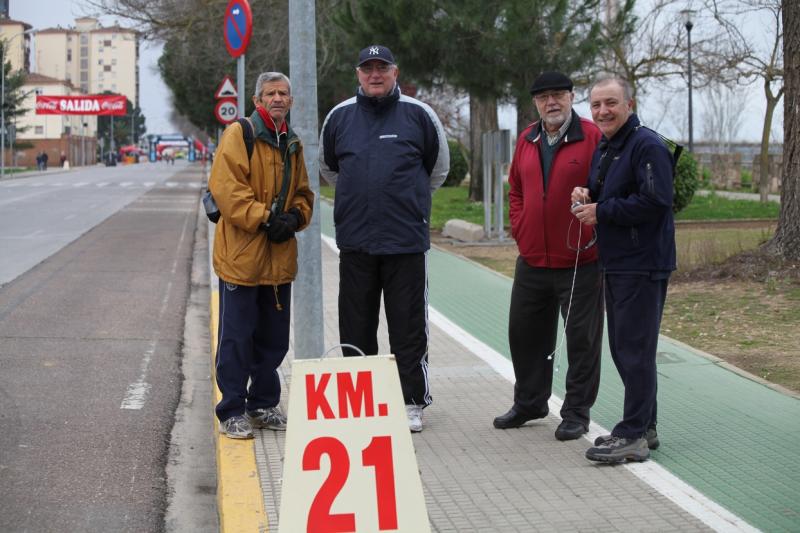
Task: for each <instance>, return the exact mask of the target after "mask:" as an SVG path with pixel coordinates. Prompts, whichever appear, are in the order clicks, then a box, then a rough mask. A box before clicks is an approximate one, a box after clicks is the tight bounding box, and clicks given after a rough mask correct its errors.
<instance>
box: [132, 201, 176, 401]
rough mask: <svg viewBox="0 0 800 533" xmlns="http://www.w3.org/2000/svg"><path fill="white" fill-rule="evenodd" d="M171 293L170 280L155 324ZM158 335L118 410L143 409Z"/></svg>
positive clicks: (145, 353)
mask: <svg viewBox="0 0 800 533" xmlns="http://www.w3.org/2000/svg"><path fill="white" fill-rule="evenodd" d="M189 218H190V217H188V216H187V217H186V218H185V219H184V221H183V230H181V237H180V239H178V245H177V246H176V247H175V259H174V260H173V261H172V269H171V270H170V275H171V276H174V275H175V272H177V270H178V258H179V254H180V250H181V246H182V245H183V242H184V240H186V228H187V227H188V225H189ZM171 292H172V280H171V279H170V281H169V282H168V283H167V286H166V288H165V289H164V296H163V297H162V298H161V308H160V309H159V311H158V319H157V320H156V323H157V324H161V323H162V322H163V319H164V314H165V313H166V312H167V304H168V303H169V295H170V293H171ZM159 334H160V329H156V331H154V332H153V338H152V340H151V341H150V346H149V347H148V348H147V350H145V352H144V354H143V357H142V363H141V364H140V365H139V379H137V380H136V381H134V382H133V383H131V384H130V385H128V390H127V391H126V392H125V397H124V398H123V399H122V403H121V404H120V406H119V408H120V409H131V410H139V409H141V408H142V407H144V404H145V402H146V401H147V393H148V392H149V391H150V384H149V383H148V382H147V381H146V380H147V371H148V369H149V368H150V360H151V359H152V358H153V354H154V353H155V351H156V345H157V344H158V337H159Z"/></svg>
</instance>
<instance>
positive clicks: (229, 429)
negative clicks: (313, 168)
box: [170, 72, 314, 439]
mask: <svg viewBox="0 0 800 533" xmlns="http://www.w3.org/2000/svg"><path fill="white" fill-rule="evenodd" d="M253 103H254V104H255V108H256V109H255V111H254V112H253V114H252V115H250V117H249V119H248V120H249V121H250V122H251V124H252V133H253V136H254V137H255V140H254V143H253V146H252V155H251V154H248V149H247V144H246V141H245V138H244V130H243V127H242V124H240V123H239V122H234V123H233V124H231V125H230V126H228V127H227V128H226V129H225V133H223V134H222V139H221V140H220V144H219V151H220V154H222V156H221V157H218V158H217V159H216V160H215V162H214V166H213V167H211V178H210V179H209V181H208V186H209V189H210V191H211V193H212V194H213V196H214V199H215V200H216V203H217V205H218V206H219V210H220V213H221V214H222V217H221V218H220V219H219V222H218V223H217V226H216V230H215V234H214V235H215V237H214V271H215V272H216V273H217V276H219V344H218V348H217V357H216V380H217V385H218V386H219V389H220V391H221V392H222V399H221V401H220V402H219V403H218V404H217V406H216V415H217V418H218V419H219V422H220V432H222V433H223V434H225V435H226V436H228V437H230V438H235V439H247V438H252V437H253V428H266V429H272V430H279V431H280V430H285V429H286V417H285V415H284V414H283V413H282V412H281V410H280V408H279V407H278V403H279V401H280V397H281V383H280V378H279V376H278V371H277V369H278V367H279V366H280V364H281V362H282V361H283V359H284V357H285V356H286V352H287V351H288V349H289V324H290V320H289V319H290V315H291V310H290V304H291V291H292V281H294V279H295V276H296V275H297V240H296V239H295V232H298V231H300V230H302V229H304V228H306V227H307V226H308V224H309V222H310V221H311V213H312V210H313V207H314V193H313V192H312V191H311V189H310V188H309V185H308V174H307V172H306V166H305V162H304V160H303V146H302V144H301V142H300V139H299V138H298V137H297V135H296V134H295V133H294V131H292V129H291V128H289V126H288V124H287V122H286V116H287V114H288V113H289V109H290V108H291V107H292V87H291V82H290V81H289V78H287V77H286V76H285V75H283V74H281V73H279V72H265V73H262V74H261V75H260V76H259V77H258V79H257V80H256V88H255V91H254V95H253ZM248 137H250V138H251V139H252V138H253V137H251V136H248ZM170 155H171V153H170ZM295 319H296V320H303V317H295Z"/></svg>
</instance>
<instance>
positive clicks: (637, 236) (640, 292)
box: [572, 78, 675, 463]
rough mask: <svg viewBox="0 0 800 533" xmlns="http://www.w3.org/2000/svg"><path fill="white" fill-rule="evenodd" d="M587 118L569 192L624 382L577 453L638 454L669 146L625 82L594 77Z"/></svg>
mask: <svg viewBox="0 0 800 533" xmlns="http://www.w3.org/2000/svg"><path fill="white" fill-rule="evenodd" d="M589 101H590V107H591V111H592V118H593V119H594V122H595V123H596V124H597V126H598V127H599V128H600V131H601V132H603V140H602V141H601V142H600V145H599V146H598V148H597V152H595V155H594V161H593V165H592V169H593V170H592V175H591V177H590V178H589V183H588V188H584V187H576V188H575V190H574V191H573V193H572V200H573V201H580V202H583V204H584V205H582V206H580V207H577V208H576V209H575V211H574V212H575V216H576V217H577V218H578V220H580V221H581V222H582V223H583V224H596V225H597V246H598V251H599V254H600V264H601V266H602V269H603V273H604V277H605V280H604V281H605V298H606V312H607V314H608V342H609V346H610V347H611V356H612V358H613V359H614V364H615V365H616V367H617V371H618V372H619V375H620V378H621V379H622V383H623V385H624V386H625V398H624V403H623V416H622V421H620V422H619V423H618V424H617V425H616V426H614V429H613V430H612V431H611V434H610V435H603V436H601V437H598V438H597V439H596V440H595V443H594V444H595V445H594V446H593V447H591V448H589V449H588V450H587V451H586V458H587V459H589V460H592V461H602V462H608V463H618V462H624V461H626V460H633V461H644V460H646V459H647V458H648V457H650V450H651V449H655V448H657V447H658V445H659V441H658V434H657V432H656V391H657V374H656V348H657V345H658V331H659V328H660V327H661V315H662V313H663V311H664V301H665V300H666V297H667V285H668V283H669V277H670V273H671V272H672V271H673V270H675V223H674V220H673V215H672V201H673V176H674V165H673V158H672V154H670V152H669V150H668V149H667V147H666V146H665V145H664V143H663V142H662V141H661V139H660V138H659V137H658V136H657V134H656V133H655V132H653V131H652V130H649V129H647V128H645V127H643V126H642V125H641V123H640V122H639V118H638V117H637V116H636V114H635V113H634V112H633V108H634V101H633V98H632V91H631V89H630V86H629V85H628V83H627V82H625V81H623V80H621V79H617V78H610V79H604V80H600V81H598V82H597V83H596V84H595V85H594V87H592V90H591V92H590V97H589Z"/></svg>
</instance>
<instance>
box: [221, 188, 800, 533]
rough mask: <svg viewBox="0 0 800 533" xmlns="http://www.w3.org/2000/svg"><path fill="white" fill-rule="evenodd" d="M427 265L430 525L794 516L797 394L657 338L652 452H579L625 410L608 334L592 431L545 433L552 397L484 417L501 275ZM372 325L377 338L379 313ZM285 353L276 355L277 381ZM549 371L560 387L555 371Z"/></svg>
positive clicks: (450, 260)
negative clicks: (627, 456) (511, 423)
mask: <svg viewBox="0 0 800 533" xmlns="http://www.w3.org/2000/svg"><path fill="white" fill-rule="evenodd" d="M320 216H321V217H322V226H323V233H325V234H327V235H329V236H331V235H332V233H333V232H332V227H331V225H332V224H331V208H330V207H329V206H328V205H326V204H324V203H323V205H322V209H321V213H320ZM326 241H330V239H329V238H327V239H326ZM337 261H338V260H337V257H336V255H335V252H334V251H333V250H332V249H331V248H330V247H329V246H326V245H325V244H323V288H324V318H325V344H326V346H333V345H335V344H337V343H338V326H337V324H338V315H337V309H336V300H337V288H338V269H337ZM429 265H430V272H429V279H430V301H431V313H430V314H431V346H430V354H431V356H430V376H431V391H432V394H433V397H434V403H433V405H432V406H430V407H429V408H428V409H426V411H425V430H424V431H423V432H422V433H420V434H415V435H413V442H414V446H415V449H416V454H417V461H418V465H419V468H420V472H421V479H422V483H423V489H424V491H425V498H426V502H427V507H428V513H429V518H430V522H431V527H432V530H433V531H498V532H506V531H598V530H610V531H645V530H646V531H676V530H680V531H695V530H718V531H747V530H753V529H763V530H766V531H798V530H800V467H799V466H798V463H800V461H798V459H800V451H798V447H797V446H796V444H795V443H796V442H798V440H799V439H800V401H798V399H797V398H796V397H794V396H792V395H788V394H784V393H782V392H780V391H776V390H773V389H772V388H770V387H769V386H767V385H766V384H764V383H759V382H757V381H756V380H755V378H753V377H752V376H746V375H740V374H737V373H735V372H733V371H731V369H729V368H727V367H726V366H725V365H724V363H722V362H720V361H719V360H716V359H714V358H713V357H710V356H707V355H705V354H699V353H697V352H695V351H693V350H692V349H691V348H689V347H686V346H683V345H681V344H679V343H675V342H673V341H670V340H669V339H666V338H662V342H661V344H660V346H659V349H660V352H659V374H660V377H659V379H660V382H659V385H660V390H659V411H660V417H659V418H660V425H659V428H660V430H661V431H660V433H661V435H662V443H663V444H662V447H661V448H660V449H659V450H658V451H656V452H654V453H653V456H652V460H651V461H648V462H646V463H642V464H631V465H627V466H616V467H613V466H606V465H597V464H594V463H591V462H589V461H587V460H586V459H585V458H584V452H585V450H586V448H587V447H589V446H590V442H589V439H593V438H594V436H596V435H598V434H600V433H603V432H606V430H605V429H603V427H602V426H605V427H606V428H607V427H611V426H612V425H613V424H614V422H616V420H617V418H618V417H619V415H620V414H621V403H622V387H621V384H620V382H619V378H618V376H617V375H616V372H615V370H614V366H613V364H612V363H611V361H610V358H609V355H608V350H607V347H606V349H605V350H604V361H603V378H602V384H601V390H600V397H599V399H598V402H597V404H596V406H595V408H594V409H593V411H592V418H593V420H594V422H593V424H592V427H591V429H590V433H589V435H588V437H589V439H581V440H579V441H572V442H567V443H562V442H558V441H556V440H555V439H554V437H553V432H554V430H555V428H556V426H557V425H558V422H559V420H558V418H557V413H558V409H559V400H558V398H554V399H553V400H551V409H550V410H551V413H553V414H551V415H550V416H549V417H548V418H546V419H543V420H541V421H537V422H535V423H530V424H529V425H527V426H525V427H523V428H520V429H513V430H507V431H501V430H496V429H494V428H493V427H492V419H493V418H494V416H496V415H498V414H500V413H503V412H505V410H506V409H507V408H508V407H509V406H510V405H511V399H512V387H513V372H512V370H511V365H510V362H509V360H508V349H507V340H506V332H507V319H508V317H507V313H508V297H509V294H510V287H511V281H510V280H509V279H508V278H505V277H503V276H500V275H497V274H495V273H494V272H491V271H488V270H486V269H484V268H483V267H480V266H478V265H476V264H474V263H471V262H469V261H467V260H464V259H463V258H458V257H455V256H452V255H450V254H447V253H444V252H441V251H437V250H432V251H431V252H430V254H429ZM214 286H215V285H214V284H213V282H212V287H214ZM383 324H385V320H382V325H383ZM380 335H381V341H380V342H381V352H382V353H388V352H389V348H388V342H387V335H386V331H385V328H384V327H383V326H382V330H381V333H380ZM291 358H292V353H291V352H290V354H289V357H288V358H287V361H286V363H284V365H283V366H282V371H283V380H284V382H285V384H287V385H288V383H289V382H290V381H291V376H290V375H289V374H288V373H289V369H290V368H291V367H290V360H291ZM562 364H563V365H566V363H565V362H563V363H562ZM554 385H555V394H557V395H559V396H560V395H561V394H563V371H562V372H559V373H558V374H557V375H556V379H555V384H554ZM287 389H288V386H287V387H285V388H284V394H285V393H286V391H287ZM284 402H285V400H284ZM285 407H286V405H285V403H284V408H285ZM598 423H599V424H601V425H602V426H601V425H598ZM283 438H284V434H282V433H279V432H272V431H261V432H258V433H257V437H256V441H255V455H256V463H257V470H258V474H259V477H260V480H261V486H262V493H263V498H264V509H265V512H266V515H267V519H268V529H269V530H270V531H277V526H278V523H279V516H278V509H279V502H280V495H281V494H280V478H281V475H282V459H283Z"/></svg>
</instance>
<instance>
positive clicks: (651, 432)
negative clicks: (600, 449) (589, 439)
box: [594, 428, 661, 450]
mask: <svg viewBox="0 0 800 533" xmlns="http://www.w3.org/2000/svg"><path fill="white" fill-rule="evenodd" d="M611 438H612V437H611V435H600V436H599V437H597V438H596V439H594V445H595V446H602V445H603V444H605V443H606V442H609V441H610V440H611ZM644 438H645V439H647V447H648V448H649V449H651V450H657V449H658V447H659V446H661V442H660V441H659V440H658V433H657V432H656V428H649V429H648V430H647V433H646V434H645V436H644Z"/></svg>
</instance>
